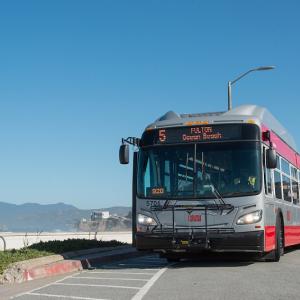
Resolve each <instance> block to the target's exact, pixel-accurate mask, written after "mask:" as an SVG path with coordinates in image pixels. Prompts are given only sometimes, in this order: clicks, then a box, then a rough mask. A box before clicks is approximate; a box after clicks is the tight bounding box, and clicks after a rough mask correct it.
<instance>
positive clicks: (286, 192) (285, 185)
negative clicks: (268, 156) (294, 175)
mask: <svg viewBox="0 0 300 300" xmlns="http://www.w3.org/2000/svg"><path fill="white" fill-rule="evenodd" d="M282 189H283V198H284V200H285V201H289V202H291V201H292V197H291V196H292V195H291V180H290V178H289V177H287V176H285V175H282Z"/></svg>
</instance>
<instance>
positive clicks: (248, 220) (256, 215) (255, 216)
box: [236, 210, 262, 225]
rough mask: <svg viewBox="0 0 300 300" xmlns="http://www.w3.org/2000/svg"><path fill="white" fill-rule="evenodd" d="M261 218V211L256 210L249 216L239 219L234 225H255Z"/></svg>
mask: <svg viewBox="0 0 300 300" xmlns="http://www.w3.org/2000/svg"><path fill="white" fill-rule="evenodd" d="M261 217H262V211H261V210H256V211H254V212H252V213H250V214H246V215H243V216H241V217H239V218H238V220H237V222H236V224H238V225H246V224H253V223H257V222H259V221H260V220H261Z"/></svg>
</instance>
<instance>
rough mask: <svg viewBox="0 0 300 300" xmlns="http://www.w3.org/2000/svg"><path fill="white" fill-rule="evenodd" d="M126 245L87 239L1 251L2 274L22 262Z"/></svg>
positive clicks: (0, 269) (0, 266)
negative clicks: (16, 263) (11, 266)
mask: <svg viewBox="0 0 300 300" xmlns="http://www.w3.org/2000/svg"><path fill="white" fill-rule="evenodd" d="M124 245H127V244H126V243H122V242H119V241H116V240H113V241H97V240H86V239H68V240H64V241H48V242H39V243H36V244H32V245H31V246H29V247H26V248H22V249H20V250H15V249H12V250H7V251H0V274H3V272H4V270H5V269H6V268H7V267H8V265H10V264H12V263H15V262H18V261H22V260H27V259H31V258H38V257H42V256H47V255H53V254H62V253H64V252H69V251H77V250H84V249H91V248H101V247H116V246H124Z"/></svg>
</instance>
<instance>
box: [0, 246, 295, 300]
mask: <svg viewBox="0 0 300 300" xmlns="http://www.w3.org/2000/svg"><path fill="white" fill-rule="evenodd" d="M94 267H95V268H94V269H91V270H84V271H82V272H79V273H74V274H71V275H69V276H65V277H60V278H59V279H56V280H55V279H52V281H51V282H48V283H47V284H44V285H41V286H35V288H34V289H32V290H28V287H26V285H23V286H24V291H23V292H21V293H20V289H19V290H18V295H17V292H16V293H15V294H14V296H13V297H12V298H11V299H16V300H29V299H30V300H46V299H47V300H57V299H62V300H72V299H73V300H75V299H77V300H80V299H81V300H101V299H111V300H118V299H122V300H127V299H132V300H139V299H143V300H150V299H151V300H154V299H164V300H168V299H214V300H219V299H220V300H221V299H222V300H226V299H228V300H229V299H230V300H235V299H236V300H240V299H255V300H257V299H266V300H268V299H272V300H275V299H300V250H299V249H293V250H289V251H288V253H286V254H285V255H284V256H283V257H282V259H281V261H280V262H279V263H271V262H260V261H253V260H249V258H248V257H243V256H237V255H231V256H228V255H226V256H225V255H220V254H218V255H214V256H211V257H203V258H193V259H185V260H183V261H181V262H179V263H175V264H169V263H168V262H167V261H166V260H165V259H164V258H160V257H159V256H158V255H156V254H153V255H147V256H143V257H137V258H131V259H127V260H123V261H118V262H114V263H110V264H104V265H103V264H102V265H97V266H94ZM0 299H1V300H2V299H4V298H2V297H1V288H0Z"/></svg>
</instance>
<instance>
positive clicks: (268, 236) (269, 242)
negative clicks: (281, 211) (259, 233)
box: [265, 226, 276, 252]
mask: <svg viewBox="0 0 300 300" xmlns="http://www.w3.org/2000/svg"><path fill="white" fill-rule="evenodd" d="M275 231H276V230H275V226H265V251H266V252H268V251H271V250H274V249H275Z"/></svg>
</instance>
